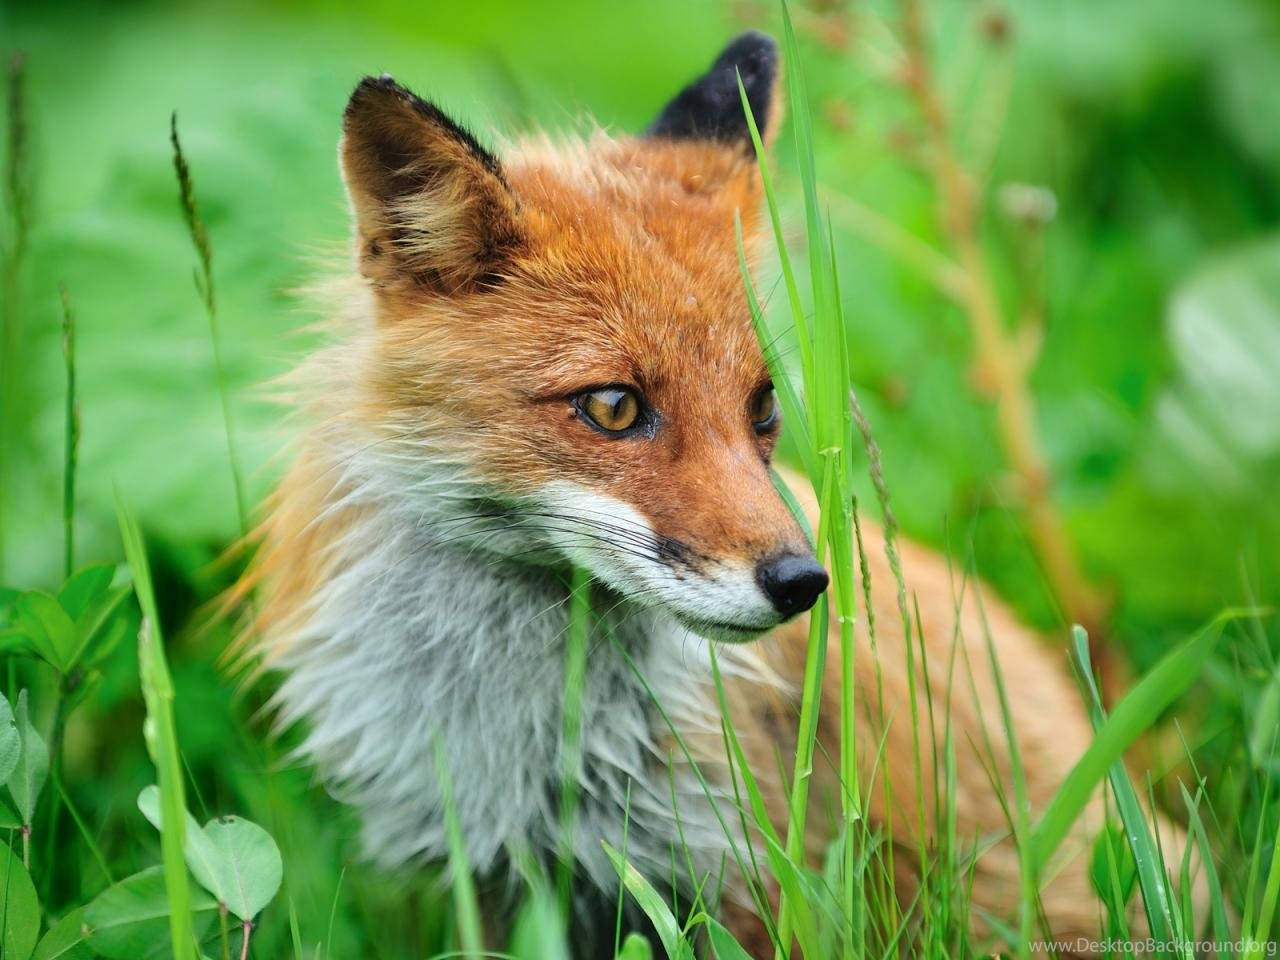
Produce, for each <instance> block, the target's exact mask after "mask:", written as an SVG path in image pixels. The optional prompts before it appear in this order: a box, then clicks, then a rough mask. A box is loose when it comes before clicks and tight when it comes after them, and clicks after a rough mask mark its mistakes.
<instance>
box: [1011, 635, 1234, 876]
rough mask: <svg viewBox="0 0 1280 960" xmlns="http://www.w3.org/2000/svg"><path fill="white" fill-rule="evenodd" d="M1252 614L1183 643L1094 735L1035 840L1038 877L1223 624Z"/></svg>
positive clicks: (1190, 676)
mask: <svg viewBox="0 0 1280 960" xmlns="http://www.w3.org/2000/svg"><path fill="white" fill-rule="evenodd" d="M1251 615H1252V613H1251V612H1250V611H1241V610H1226V611H1224V612H1223V613H1221V614H1219V615H1218V616H1217V617H1215V618H1214V619H1213V620H1212V621H1210V622H1209V623H1208V624H1207V625H1205V626H1204V627H1203V628H1201V629H1200V630H1198V631H1197V632H1196V633H1195V635H1194V636H1192V637H1191V638H1190V639H1189V640H1186V641H1184V642H1183V643H1182V644H1181V645H1180V646H1178V647H1177V648H1175V649H1174V650H1173V651H1172V652H1170V653H1168V654H1166V655H1165V657H1164V659H1162V660H1161V661H1160V662H1159V663H1157V664H1156V665H1155V667H1154V668H1152V669H1151V670H1150V671H1149V672H1148V673H1147V675H1146V676H1144V677H1143V678H1142V679H1141V680H1140V681H1139V682H1138V684H1137V686H1135V687H1134V688H1133V689H1132V690H1130V691H1129V693H1128V694H1126V695H1125V697H1124V699H1123V700H1121V701H1120V703H1119V704H1117V706H1116V708H1115V710H1113V711H1112V713H1111V716H1110V717H1108V718H1107V720H1106V722H1105V723H1104V724H1102V726H1101V727H1100V728H1099V729H1098V730H1097V731H1096V732H1095V734H1094V738H1093V742H1092V743H1091V744H1090V745H1089V749H1088V750H1086V751H1085V752H1084V755H1083V756H1082V757H1081V758H1080V759H1079V760H1077V761H1076V765H1075V766H1074V767H1072V769H1071V772H1070V773H1068V774H1067V777H1066V779H1065V780H1063V782H1062V786H1060V787H1059V788H1058V792H1057V793H1055V794H1054V796H1053V799H1052V800H1051V801H1050V802H1049V805H1048V806H1047V807H1046V808H1045V811H1044V813H1043V814H1042V815H1041V817H1040V821H1039V823H1037V824H1036V827H1035V831H1034V833H1033V836H1032V838H1031V842H1032V849H1033V851H1034V855H1035V860H1036V867H1037V873H1040V872H1042V871H1043V870H1044V868H1045V865H1046V864H1047V863H1048V861H1049V858H1050V857H1051V856H1053V853H1054V851H1055V850H1057V849H1058V845H1059V844H1060V843H1061V842H1062V841H1063V839H1064V838H1065V837H1066V836H1067V833H1068V832H1069V831H1070V829H1071V825H1072V824H1073V823H1075V821H1076V820H1077V818H1078V817H1079V816H1080V812H1081V811H1082V810H1083V809H1084V807H1085V804H1086V803H1088V801H1089V797H1090V796H1091V795H1092V794H1093V791H1094V789H1095V788H1096V787H1097V785H1098V783H1099V781H1100V780H1102V778H1103V777H1104V776H1106V775H1107V773H1108V771H1109V770H1110V769H1111V767H1112V765H1113V764H1115V763H1116V762H1117V761H1119V760H1120V758H1121V757H1122V756H1123V754H1124V751H1125V749H1126V748H1127V747H1128V746H1129V745H1130V744H1131V743H1133V742H1134V741H1135V740H1137V739H1138V738H1139V737H1140V736H1142V734H1144V733H1145V732H1146V731H1147V730H1148V729H1149V728H1150V726H1151V724H1152V723H1154V722H1155V720H1156V718H1157V717H1158V716H1159V715H1160V713H1161V712H1162V711H1163V710H1164V708H1165V707H1167V706H1168V705H1169V704H1170V703H1172V702H1173V700H1174V699H1175V698H1176V697H1177V696H1178V695H1179V694H1180V693H1182V691H1184V690H1185V689H1187V687H1189V686H1190V685H1191V682H1192V681H1193V680H1194V679H1195V678H1196V677H1197V676H1199V675H1200V669H1201V667H1202V666H1203V665H1204V662H1205V660H1206V658H1208V656H1209V653H1210V651H1211V650H1212V649H1213V645H1214V642H1215V641H1216V640H1217V638H1218V635H1219V633H1220V632H1221V630H1222V626H1223V624H1225V623H1226V622H1227V621H1229V620H1233V619H1237V618H1239V617H1242V616H1251Z"/></svg>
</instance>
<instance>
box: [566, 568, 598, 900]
mask: <svg viewBox="0 0 1280 960" xmlns="http://www.w3.org/2000/svg"><path fill="white" fill-rule="evenodd" d="M571 577H572V579H571V582H570V587H569V634H568V643H567V644H566V645H565V658H564V716H563V718H562V722H563V725H564V726H563V738H564V745H563V748H562V749H563V755H562V759H563V766H562V768H561V771H560V776H561V779H560V864H559V871H560V872H559V877H558V882H559V896H560V914H561V916H562V917H563V919H564V922H565V923H566V924H568V923H569V913H570V910H571V909H572V898H573V831H574V823H575V821H576V819H577V813H578V782H579V771H578V766H579V763H580V761H581V746H582V744H581V741H582V690H583V686H584V685H585V680H586V673H587V634H588V631H589V627H590V622H589V621H590V615H591V577H590V575H589V574H588V573H587V571H586V570H585V569H583V568H581V567H576V566H575V567H574V568H573V573H572V575H571Z"/></svg>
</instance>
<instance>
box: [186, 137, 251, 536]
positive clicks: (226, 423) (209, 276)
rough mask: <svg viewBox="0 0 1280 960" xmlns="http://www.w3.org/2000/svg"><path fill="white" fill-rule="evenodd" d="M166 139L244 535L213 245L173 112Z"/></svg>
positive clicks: (244, 506) (245, 526) (244, 504)
mask: <svg viewBox="0 0 1280 960" xmlns="http://www.w3.org/2000/svg"><path fill="white" fill-rule="evenodd" d="M169 142H170V143H171V144H172V145H173V169H174V171H175V173H176V174H177V177H178V201H179V203H180V204H181V206H182V215H183V218H184V219H185V220H186V223H187V231H188V232H189V233H190V234H191V242H192V244H194V245H195V248H196V256H197V257H198V258H199V261H200V266H199V269H197V271H196V274H195V280H196V290H197V291H198V292H199V294H200V299H201V301H202V302H203V303H204V309H205V314H206V315H207V316H208V318H209V339H210V341H211V342H212V344H213V369H214V376H215V377H216V379H217V382H218V397H219V399H220V400H221V403H222V429H223V432H224V433H225V435H226V442H227V460H228V462H229V464H230V466H231V483H232V486H233V487H234V490H235V498H236V519H237V521H238V523H239V525H240V536H241V537H245V536H247V535H248V533H249V519H248V517H249V510H248V505H247V501H246V499H245V491H244V480H243V478H242V474H241V470H240V456H239V452H238V451H237V449H236V443H235V430H234V428H233V422H232V416H231V389H230V387H229V386H228V384H227V372H226V364H225V363H224V362H223V357H222V336H221V333H220V331H219V329H218V311H217V301H216V299H215V297H214V287H213V247H212V245H211V244H210V243H209V232H208V230H207V228H206V227H205V224H204V221H203V220H201V219H200V213H199V211H198V210H197V208H196V195H195V184H194V183H193V182H192V179H191V168H190V166H188V164H187V158H186V156H184V155H183V152H182V142H181V141H180V140H179V139H178V115H177V114H176V113H174V114H173V115H172V116H171V117H170V119H169Z"/></svg>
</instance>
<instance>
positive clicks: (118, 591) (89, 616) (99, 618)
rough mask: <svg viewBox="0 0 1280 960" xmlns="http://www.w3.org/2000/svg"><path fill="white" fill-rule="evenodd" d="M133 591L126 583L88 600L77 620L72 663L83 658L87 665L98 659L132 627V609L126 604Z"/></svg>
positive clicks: (109, 650)
mask: <svg viewBox="0 0 1280 960" xmlns="http://www.w3.org/2000/svg"><path fill="white" fill-rule="evenodd" d="M132 593H133V585H132V584H129V583H126V584H122V585H121V586H118V587H115V588H113V589H110V590H106V591H104V592H103V593H101V594H99V595H98V596H97V597H95V598H94V599H93V600H92V601H90V603H89V605H88V607H87V608H86V609H85V611H84V612H83V613H82V614H81V615H80V616H79V617H78V618H77V619H76V638H77V642H78V644H79V646H78V647H77V648H76V651H75V654H74V656H73V658H72V660H73V665H74V664H78V663H80V662H81V661H82V660H83V661H84V662H85V664H87V665H90V666H91V665H93V664H95V663H98V662H100V661H101V660H103V659H104V658H105V657H106V656H108V655H109V654H110V653H111V651H112V650H114V649H115V647H116V645H117V644H118V643H119V642H120V641H121V640H122V639H124V637H125V636H126V635H127V634H129V633H131V632H132V631H133V629H135V626H134V623H133V618H132V616H130V614H131V613H132V610H131V609H130V608H129V607H128V606H127V605H126V604H125V600H126V599H127V598H128V597H129V596H130V594H132Z"/></svg>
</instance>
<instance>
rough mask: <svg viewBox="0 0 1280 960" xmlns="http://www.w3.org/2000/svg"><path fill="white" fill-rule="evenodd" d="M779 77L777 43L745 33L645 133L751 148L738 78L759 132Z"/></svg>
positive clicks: (760, 33)
mask: <svg viewBox="0 0 1280 960" xmlns="http://www.w3.org/2000/svg"><path fill="white" fill-rule="evenodd" d="M777 76H778V44H777V41H775V40H774V39H773V37H771V36H769V35H768V34H767V33H762V32H760V31H759V30H748V31H747V32H746V33H741V34H739V35H738V36H736V37H735V38H734V39H732V40H730V41H729V43H728V45H727V46H726V47H725V48H724V49H723V50H721V51H720V54H719V56H717V57H716V59H715V62H714V63H712V64H711V67H710V69H709V70H707V72H706V73H704V74H703V75H702V76H701V77H699V78H698V79H696V80H694V81H693V82H692V83H690V84H689V85H688V86H686V87H685V88H684V89H683V90H681V91H680V92H679V93H678V94H676V96H675V98H674V99H673V100H671V102H669V103H668V104H667V105H666V106H665V107H664V108H663V109H662V112H661V113H659V114H658V118H657V119H656V120H654V122H653V123H652V124H650V125H649V129H648V130H647V131H646V132H647V134H648V135H649V136H651V137H661V138H666V139H672V140H717V141H720V142H721V143H725V144H745V145H748V146H749V145H750V142H751V140H750V133H749V131H748V128H747V122H746V117H745V115H744V113H743V111H742V97H741V95H740V94H739V92H738V78H739V77H741V78H742V87H743V89H744V90H745V91H746V94H747V102H748V103H749V104H750V105H751V113H752V115H753V116H754V117H755V119H756V123H757V124H758V125H759V127H760V129H761V130H762V131H763V130H764V128H765V126H766V124H767V122H768V120H769V108H770V105H771V101H772V98H773V86H774V81H775V80H776V79H777Z"/></svg>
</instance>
